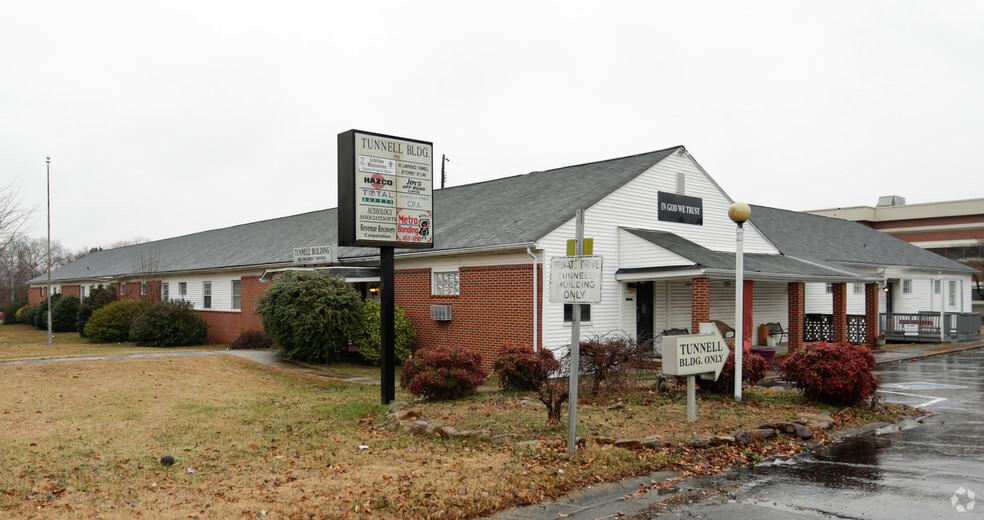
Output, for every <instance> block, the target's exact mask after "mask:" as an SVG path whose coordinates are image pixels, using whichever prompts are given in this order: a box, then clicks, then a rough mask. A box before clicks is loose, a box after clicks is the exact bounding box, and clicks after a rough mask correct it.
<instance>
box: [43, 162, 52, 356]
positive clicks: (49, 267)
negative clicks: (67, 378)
mask: <svg viewBox="0 0 984 520" xmlns="http://www.w3.org/2000/svg"><path fill="white" fill-rule="evenodd" d="M44 162H45V164H46V166H45V169H46V171H47V173H46V182H47V188H48V288H47V291H48V346H49V347H50V346H51V344H52V342H53V341H52V336H51V157H45V161H44Z"/></svg>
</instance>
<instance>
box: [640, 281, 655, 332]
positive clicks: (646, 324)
mask: <svg viewBox="0 0 984 520" xmlns="http://www.w3.org/2000/svg"><path fill="white" fill-rule="evenodd" d="M653 319H654V316H653V282H640V283H637V284H636V338H637V340H638V341H639V342H640V343H642V342H643V341H649V340H651V339H653Z"/></svg>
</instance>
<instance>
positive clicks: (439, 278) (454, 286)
mask: <svg viewBox="0 0 984 520" xmlns="http://www.w3.org/2000/svg"><path fill="white" fill-rule="evenodd" d="M459 280H460V277H459V276H458V271H435V272H434V274H433V277H432V281H431V294H433V295H438V296H457V295H458V292H459V289H460V287H459Z"/></svg>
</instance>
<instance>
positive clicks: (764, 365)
mask: <svg viewBox="0 0 984 520" xmlns="http://www.w3.org/2000/svg"><path fill="white" fill-rule="evenodd" d="M768 370H769V364H768V362H766V361H765V358H763V357H762V356H760V355H758V354H756V353H754V352H752V347H749V346H746V347H745V348H744V349H743V350H742V351H741V381H742V384H746V385H754V384H755V383H758V382H759V381H761V380H762V379H764V378H765V374H766V372H768ZM698 381H699V382H698V384H699V385H700V388H701V390H706V391H709V392H714V393H717V394H727V393H730V392H733V391H734V389H735V349H734V348H731V352H729V353H728V359H727V360H725V362H724V368H722V369H721V375H720V376H719V377H718V378H717V380H716V381H705V380H701V379H699V380H698Z"/></svg>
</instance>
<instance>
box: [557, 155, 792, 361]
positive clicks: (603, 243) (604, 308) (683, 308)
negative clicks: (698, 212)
mask: <svg viewBox="0 0 984 520" xmlns="http://www.w3.org/2000/svg"><path fill="white" fill-rule="evenodd" d="M678 173H684V174H685V175H686V192H685V193H684V194H685V195H688V196H692V197H700V198H701V199H702V200H703V207H704V216H703V225H702V226H695V225H690V224H680V223H675V222H661V221H659V220H658V208H657V192H659V191H667V192H676V186H677V174H678ZM731 203H732V201H731V199H730V198H729V197H728V196H727V195H726V194H725V193H723V192H722V191H721V190H720V189H719V188H718V187H717V185H715V184H714V182H713V181H711V179H710V178H709V177H708V176H707V175H705V174H704V173H703V172H702V171H701V170H700V169H699V168H698V167H697V166H696V164H695V163H694V162H693V160H692V159H690V158H689V157H687V156H683V155H680V154H674V155H672V156H671V157H668V158H666V159H664V160H663V161H660V163H659V164H657V165H655V166H653V167H652V168H650V169H649V170H648V171H646V172H644V173H643V174H641V175H640V176H638V177H636V178H635V179H634V180H632V181H631V182H629V183H628V184H626V185H625V186H624V187H623V188H621V189H620V190H618V191H616V192H614V193H612V194H610V195H609V196H608V197H606V198H605V199H603V200H602V201H600V202H599V203H598V204H595V205H594V206H592V207H590V208H587V209H586V211H585V219H584V228H585V231H584V236H585V237H586V238H593V239H594V254H595V255H601V256H603V257H604V258H605V261H604V280H605V285H604V287H603V288H602V302H601V303H599V304H595V305H592V308H591V322H589V323H583V324H582V326H581V335H582V338H587V337H591V336H593V335H604V334H608V333H610V332H612V331H618V330H626V331H627V332H629V333H632V334H634V333H635V326H634V324H635V307H634V306H630V305H628V304H629V303H631V302H627V301H626V300H625V297H626V293H627V290H626V288H625V285H624V284H620V283H619V282H617V281H616V280H615V271H616V270H617V269H618V268H619V267H625V266H624V265H620V262H621V259H620V256H619V255H620V253H624V254H625V255H626V256H627V257H628V258H630V259H632V260H630V261H632V262H634V263H637V265H638V262H642V261H643V260H642V257H641V256H640V253H636V252H634V251H633V250H632V249H633V248H632V244H631V243H628V244H626V247H623V248H621V251H620V247H619V241H620V240H621V238H622V237H624V234H619V233H618V228H619V227H635V228H643V229H655V230H661V231H668V232H671V233H675V234H677V235H679V236H682V237H684V238H686V239H688V240H691V241H693V242H695V243H697V244H700V245H702V246H704V247H707V248H709V249H713V250H718V251H734V248H735V224H734V222H732V221H731V220H730V219H729V218H728V207H730V206H731ZM574 228H575V223H574V220H573V219H571V220H570V221H568V222H567V223H565V224H564V225H562V226H560V227H559V228H557V229H556V230H555V231H553V232H552V233H550V234H548V235H547V236H545V237H544V238H543V239H542V240H541V241H540V242H539V246H540V249H541V250H542V251H543V258H544V275H545V277H546V280H549V276H550V272H549V271H550V262H549V259H550V258H551V257H554V256H564V255H565V254H566V250H567V240H568V239H570V238H573V237H574V232H575V229H574ZM642 242H643V241H639V242H638V243H637V245H639V246H642V245H643V244H642ZM646 249H649V252H651V250H652V245H651V244H650V245H648V246H646ZM744 250H745V252H748V253H777V251H776V249H775V248H774V247H772V245H771V244H770V243H769V242H768V241H767V240H766V239H765V238H764V237H763V236H762V235H761V234H760V233H759V232H758V230H757V229H755V227H754V226H753V225H751V224H748V225H746V226H745V243H744ZM649 265H654V264H652V263H650V264H649ZM657 285H658V284H657ZM547 290H548V284H546V283H545V284H544V291H545V292H544V294H543V295H542V300H541V301H542V302H543V341H544V345H546V346H548V347H561V346H564V345H567V344H568V343H570V326H569V325H565V324H564V322H563V305H561V304H552V303H549V301H548V299H547V297H548V294H547V292H546V291H547ZM665 291H666V290H665V289H664V293H663V294H664V297H663V300H662V301H663V306H664V315H665V301H666V295H665ZM654 292H655V294H656V296H655V298H654V299H656V300H657V308H659V305H660V303H659V302H660V294H661V293H660V289H659V287H658V286H657V287H655V288H654ZM669 294H670V297H671V307H670V309H669V315H670V320H669V322H670V323H673V324H674V326H681V327H690V287H687V286H685V285H684V284H683V283H682V282H681V283H680V284H679V285H674V284H670V287H669ZM659 312H660V311H658V310H657V316H659V315H660V314H659ZM733 312H734V311H733V310H732V313H733ZM730 321H734V318H733V317H732V318H731V320H730ZM630 324H631V325H630ZM677 324H679V325H677ZM662 328H664V327H657V328H656V330H657V331H659V330H661V329H662Z"/></svg>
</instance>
